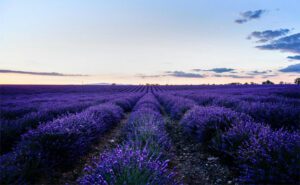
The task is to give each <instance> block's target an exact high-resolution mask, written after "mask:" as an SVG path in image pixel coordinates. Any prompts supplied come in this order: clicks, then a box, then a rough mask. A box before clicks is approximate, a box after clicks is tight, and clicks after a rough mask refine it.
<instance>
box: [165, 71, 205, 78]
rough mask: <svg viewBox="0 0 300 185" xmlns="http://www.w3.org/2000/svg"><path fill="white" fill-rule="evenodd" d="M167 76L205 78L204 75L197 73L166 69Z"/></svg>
mask: <svg viewBox="0 0 300 185" xmlns="http://www.w3.org/2000/svg"><path fill="white" fill-rule="evenodd" d="M166 74H167V76H174V77H182V78H204V77H205V76H204V75H201V74H196V73H186V72H184V71H166Z"/></svg>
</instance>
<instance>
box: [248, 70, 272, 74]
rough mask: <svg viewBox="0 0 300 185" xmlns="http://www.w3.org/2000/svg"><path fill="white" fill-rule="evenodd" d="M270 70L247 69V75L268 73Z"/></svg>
mask: <svg viewBox="0 0 300 185" xmlns="http://www.w3.org/2000/svg"><path fill="white" fill-rule="evenodd" d="M271 72H272V70H265V71H257V70H255V71H249V72H247V74H248V75H264V74H268V73H271Z"/></svg>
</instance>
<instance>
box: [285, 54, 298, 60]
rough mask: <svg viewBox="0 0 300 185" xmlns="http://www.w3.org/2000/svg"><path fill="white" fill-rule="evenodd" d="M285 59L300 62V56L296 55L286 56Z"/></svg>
mask: <svg viewBox="0 0 300 185" xmlns="http://www.w3.org/2000/svg"><path fill="white" fill-rule="evenodd" d="M287 58H288V59H291V60H300V55H296V56H288V57H287Z"/></svg>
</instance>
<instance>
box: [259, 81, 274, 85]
mask: <svg viewBox="0 0 300 185" xmlns="http://www.w3.org/2000/svg"><path fill="white" fill-rule="evenodd" d="M262 84H263V85H273V84H274V83H273V82H271V81H270V80H267V81H265V82H263V83H262Z"/></svg>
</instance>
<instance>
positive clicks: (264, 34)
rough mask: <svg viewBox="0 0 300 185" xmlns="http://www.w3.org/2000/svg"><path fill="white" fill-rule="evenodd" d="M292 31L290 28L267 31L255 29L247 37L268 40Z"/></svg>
mask: <svg viewBox="0 0 300 185" xmlns="http://www.w3.org/2000/svg"><path fill="white" fill-rule="evenodd" d="M289 32H290V30H289V29H278V30H265V31H254V32H252V33H251V34H250V35H249V36H248V37H247V38H248V39H252V38H255V39H258V41H257V42H268V41H271V40H273V39H275V38H278V37H281V36H285V35H286V34H288V33H289Z"/></svg>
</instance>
